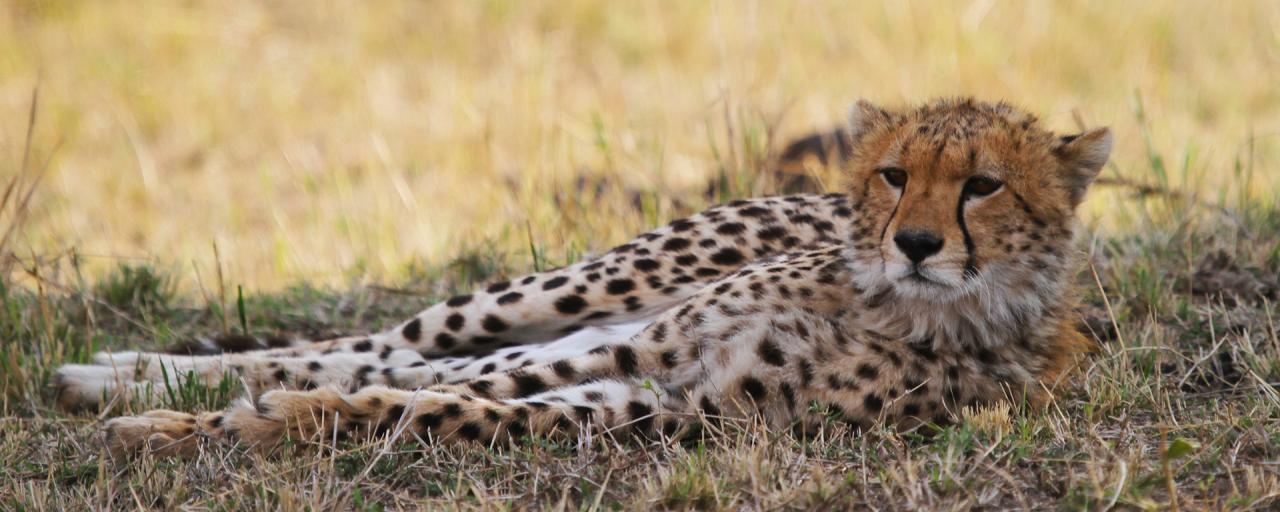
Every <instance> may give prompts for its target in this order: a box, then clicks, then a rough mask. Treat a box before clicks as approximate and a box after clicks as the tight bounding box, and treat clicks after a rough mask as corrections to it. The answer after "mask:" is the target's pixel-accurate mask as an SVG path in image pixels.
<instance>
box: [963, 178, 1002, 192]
mask: <svg viewBox="0 0 1280 512" xmlns="http://www.w3.org/2000/svg"><path fill="white" fill-rule="evenodd" d="M1003 186H1004V183H1001V182H1000V180H997V179H994V178H988V177H986V176H974V177H972V178H969V181H966V182H964V194H965V195H967V196H970V197H982V196H986V195H991V194H993V193H995V191H997V190H1000V187H1003Z"/></svg>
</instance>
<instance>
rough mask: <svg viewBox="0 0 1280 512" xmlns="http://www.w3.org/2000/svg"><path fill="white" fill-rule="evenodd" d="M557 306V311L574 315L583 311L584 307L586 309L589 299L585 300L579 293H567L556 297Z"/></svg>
mask: <svg viewBox="0 0 1280 512" xmlns="http://www.w3.org/2000/svg"><path fill="white" fill-rule="evenodd" d="M555 307H556V311H559V312H560V313H561V314H565V315H573V314H577V313H581V312H582V310H583V309H586V307H587V301H586V300H583V298H582V297H581V296H579V295H565V296H564V297H560V298H559V299H556V303H555Z"/></svg>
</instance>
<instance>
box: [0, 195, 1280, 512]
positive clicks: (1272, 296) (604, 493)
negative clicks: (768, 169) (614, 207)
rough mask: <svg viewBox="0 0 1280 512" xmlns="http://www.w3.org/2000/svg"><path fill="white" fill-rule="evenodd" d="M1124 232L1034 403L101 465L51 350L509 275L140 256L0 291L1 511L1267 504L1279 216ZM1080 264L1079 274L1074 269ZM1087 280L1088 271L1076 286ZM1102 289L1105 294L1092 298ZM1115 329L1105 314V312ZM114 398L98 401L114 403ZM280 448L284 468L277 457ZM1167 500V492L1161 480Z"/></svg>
mask: <svg viewBox="0 0 1280 512" xmlns="http://www.w3.org/2000/svg"><path fill="white" fill-rule="evenodd" d="M1127 203H1128V206H1127V208H1130V209H1132V210H1134V211H1139V210H1140V211H1144V212H1147V213H1148V214H1149V215H1151V216H1152V218H1155V217H1154V216H1156V215H1160V216H1162V217H1165V218H1169V219H1177V221H1173V220H1169V221H1160V222H1156V221H1148V222H1149V224H1148V225H1147V228H1148V229H1147V230H1145V232H1144V233H1143V234H1142V235H1140V236H1137V235H1131V236H1115V237H1107V238H1097V237H1092V236H1089V235H1090V233H1086V234H1085V236H1083V237H1082V241H1081V243H1082V244H1084V245H1085V246H1087V247H1088V248H1090V249H1091V251H1092V257H1091V260H1090V262H1091V266H1090V267H1087V268H1086V269H1085V270H1084V271H1083V272H1082V273H1081V275H1080V279H1079V281H1080V284H1081V286H1082V287H1084V288H1085V290H1086V291H1087V293H1086V296H1087V297H1089V303H1090V309H1089V311H1090V314H1089V317H1088V318H1089V321H1088V322H1087V324H1088V325H1089V327H1091V328H1092V329H1093V330H1095V331H1096V333H1097V335H1098V336H1099V337H1100V338H1102V339H1103V340H1104V344H1103V346H1104V349H1103V352H1102V353H1100V354H1098V355H1097V356H1096V357H1095V358H1093V359H1092V360H1091V361H1089V362H1088V364H1086V366H1085V369H1084V371H1083V373H1082V374H1081V376H1080V378H1079V385H1078V386H1074V387H1072V388H1071V389H1070V391H1068V392H1067V393H1065V394H1063V395H1061V396H1060V397H1059V398H1058V400H1057V401H1056V402H1055V403H1053V404H1052V406H1051V407H1050V408H1049V410H1048V412H1047V413H1034V412H1026V411H1007V410H988V411H978V412H975V413H974V414H971V415H970V418H969V420H968V421H967V422H965V423H963V424H961V425H958V426H953V427H947V428H945V429H942V430H939V431H937V432H934V433H933V435H932V436H931V437H927V436H917V435H910V436H902V435H896V434H892V433H889V432H882V431H873V432H870V433H867V434H865V435H861V436H857V435H853V434H851V433H850V432H848V431H847V430H846V429H845V427H844V426H843V425H841V424H838V423H835V422H833V423H831V424H830V425H829V426H828V428H827V429H826V430H825V431H824V432H822V433H821V434H820V435H818V436H817V437H815V438H811V439H797V438H795V437H793V435H792V434H790V433H781V432H768V431H765V430H764V429H763V428H761V427H760V426H758V425H750V424H742V425H734V424H730V425H725V426H723V431H713V430H708V431H705V432H704V433H703V435H702V436H700V437H699V438H697V439H694V440H690V441H686V442H684V443H680V444H661V443H654V444H644V443H637V442H636V441H632V440H628V441H625V442H624V441H613V440H606V439H592V440H584V441H582V442H581V443H580V444H578V445H573V444H569V443H547V442H539V441H535V442H532V443H529V444H526V445H521V446H517V447H508V446H499V447H493V448H491V449H485V450H476V449H467V448H457V447H453V448H446V447H435V448H423V447H420V446H416V445H413V444H401V445H392V446H386V445H383V444H378V443H373V444H363V445H353V444H341V443H339V444H338V445H336V446H332V447H325V448H319V449H313V450H312V451H309V452H303V453H305V455H303V456H301V457H300V456H298V455H294V456H292V457H285V458H282V459H276V458H270V459H262V458H260V457H259V456H257V455H253V454H250V453H247V452H242V451H239V450H236V449H231V448H227V447H215V448H213V449H210V450H209V451H208V452H206V453H205V454H203V455H201V456H199V457H197V458H195V459H194V460H172V459H143V460H139V461H133V462H132V463H129V464H120V463H117V462H115V461H112V460H109V459H108V458H106V457H105V454H104V453H103V451H102V445H101V443H100V442H99V441H100V439H99V438H98V437H97V436H98V435H99V434H98V430H97V428H98V426H99V425H100V421H101V418H99V417H97V416H94V415H91V414H80V415H77V414H67V413H64V412H62V411H59V410H57V409H56V408H54V406H53V405H52V404H53V396H52V394H51V391H52V390H51V389H50V387H49V386H48V378H49V376H50V372H51V371H52V369H53V368H54V367H56V365H57V364H58V363H61V362H66V361H74V360H83V359H84V358H85V357H86V355H87V354H88V353H89V352H91V351H92V350H93V349H102V348H105V347H111V348H116V349H119V348H124V347H132V346H158V345H163V344H165V343H175V342H179V341H181V340H184V339H189V338H190V337H191V336H194V335H197V334H201V333H206V334H207V333H217V332H221V331H222V330H223V329H224V328H225V329H228V330H229V331H230V332H240V331H242V330H243V329H244V328H245V327H246V326H247V327H248V330H249V332H251V333H258V334H269V333H293V334H299V335H304V334H305V335H312V336H326V335H331V334H337V333H347V332H365V331H369V330H374V329H377V328H379V327H382V326H386V325H391V324H392V323H394V322H395V321H397V320H399V319H401V318H403V317H405V316H406V315H408V314H409V313H410V312H413V311H415V310H417V309H419V308H422V307H424V306H426V305H429V304H431V303H432V302H433V301H435V300H438V299H439V298H440V297H443V296H445V295H446V293H445V292H440V293H436V292H430V291H425V290H450V289H463V288H466V287H467V286H469V285H470V284H472V283H474V282H482V281H484V280H486V279H487V278H491V277H494V276H497V275H505V274H509V273H517V272H519V271H521V270H526V269H527V266H526V267H524V268H522V267H516V268H506V267H503V266H501V265H499V264H494V263H493V262H494V261H497V260H500V259H502V258H499V257H498V255H495V254H492V253H485V252H480V253H476V254H469V255H464V256H462V257H460V258H458V259H457V260H456V261H455V262H454V263H453V264H450V265H448V266H446V267H444V268H441V269H435V270H434V271H432V272H425V273H423V274H422V275H421V276H420V277H418V278H416V279H411V280H408V281H406V282H402V283H398V284H397V285H396V286H360V287H355V288H352V289H349V290H342V291H338V290H329V289H316V288H311V287H307V286H305V285H301V286H298V287H293V288H289V289H287V290H285V291H282V292H279V293H271V294H262V295H251V296H248V297H244V299H243V300H242V301H240V300H237V299H238V298H237V299H233V300H231V301H229V302H230V304H232V307H230V308H227V309H225V310H224V309H221V308H218V307H217V306H216V302H213V303H209V302H205V303H201V302H199V301H193V300H191V299H190V298H189V297H177V296H175V295H174V293H173V291H172V290H171V288H170V287H169V285H168V284H167V281H166V280H167V279H171V277H168V276H165V275H164V274H162V273H160V272H159V271H157V270H155V269H154V268H150V267H140V266H126V267H122V268H121V269H120V270H119V271H117V272H116V273H114V274H111V275H110V276H108V277H107V278H105V279H103V280H101V281H99V282H97V283H94V284H89V285H84V286H83V287H75V286H72V287H71V289H69V290H65V291H62V292H58V293H55V292H54V291H53V289H52V285H53V283H57V282H64V281H66V276H46V277H45V278H44V279H48V282H49V283H50V285H49V286H48V287H45V288H43V289H41V290H30V289H24V288H13V287H7V288H5V289H4V293H3V304H4V312H3V314H4V317H3V319H4V321H3V323H0V325H3V332H0V336H3V339H5V340H8V341H9V343H8V344H7V345H5V349H4V352H3V356H4V357H3V359H0V365H2V366H3V368H2V369H3V375H4V377H3V378H2V380H0V384H2V385H3V391H4V395H3V396H4V404H3V406H4V408H5V414H4V419H3V420H0V459H3V460H6V461H11V462H10V463H8V464H5V465H4V466H3V467H0V482H3V483H2V484H0V485H2V486H3V487H0V489H3V492H0V496H3V497H0V500H2V501H3V505H4V507H5V508H11V507H24V506H25V507H32V508H83V507H86V506H104V505H114V506H118V507H132V506H135V505H137V506H147V507H167V506H177V505H185V506H204V507H208V508H217V509H222V508H226V509H231V508H240V507H252V508H273V507H277V506H291V505H301V504H312V505H322V506H324V507H329V506H340V507H344V508H345V507H350V506H354V507H357V508H361V507H367V508H376V507H382V506H387V507H403V506H408V505H411V504H420V503H423V502H427V503H431V504H434V505H437V506H448V507H457V508H468V509H469V508H482V509H487V508H506V507H512V506H524V505H537V506H545V507H548V508H556V507H567V508H591V507H606V508H624V509H630V508H633V507H637V506H642V505H643V506H661V507H669V508H684V507H709V508H739V507H744V506H746V507H760V508H775V507H790V508H813V507H825V506H840V507H851V506H864V505H865V506H877V507H884V508H926V509H939V508H940V509H951V508H968V507H971V506H975V505H983V506H993V507H997V508H1022V507H1025V506H1037V505H1043V504H1048V503H1056V504H1062V505H1065V506H1067V507H1068V508H1090V509H1096V508H1104V507H1105V506H1106V505H1108V504H1111V503H1113V502H1114V503H1116V504H1118V505H1121V506H1125V507H1136V508H1162V507H1164V506H1167V505H1168V504H1170V503H1171V502H1172V501H1173V500H1174V499H1176V500H1177V501H1178V502H1179V503H1180V504H1181V505H1182V506H1183V507H1185V508H1192V509H1194V508H1231V509H1248V508H1258V509H1261V508H1267V507H1271V506H1275V505H1276V503H1277V502H1278V500H1280V466H1277V465H1276V464H1275V461H1276V460H1277V457H1278V456H1280V441H1278V440H1280V393H1278V392H1277V382H1280V337H1278V336H1277V324H1276V319H1275V317H1276V314H1275V312H1274V308H1273V307H1271V306H1270V304H1273V303H1274V301H1275V300H1276V299H1277V294H1278V293H1280V284H1278V283H1277V281H1276V275H1277V269H1278V268H1280V211H1277V210H1275V209H1268V208H1241V209H1236V210H1232V211H1230V212H1220V211H1218V210H1216V209H1213V208H1209V207H1204V206H1196V205H1193V204H1190V203H1188V202H1185V201H1180V200H1177V199H1168V198H1165V199H1155V200H1151V199H1146V200H1144V199H1138V198H1133V199H1130V200H1128V201H1127ZM1095 271H1096V272H1097V274H1096V279H1095V274H1094V272H1095ZM1099 285H1101V288H1099ZM1104 297H1105V298H1104ZM1116 328H1118V330H1117V329H1116ZM235 388H236V384H234V383H230V382H228V383H227V385H226V386H225V387H224V388H222V389H216V390H208V389H194V388H192V389H172V390H158V391H157V392H159V393H164V394H165V401H166V404H167V405H170V406H172V407H174V408H180V409H189V408H193V407H195V408H200V407H214V406H220V405H221V404H225V403H226V401H227V400H228V399H229V398H230V397H233V396H234V395H235V394H236V390H235ZM120 412H122V411H115V412H113V414H118V413H120ZM300 461H301V462H300ZM1175 496H1176V498H1175Z"/></svg>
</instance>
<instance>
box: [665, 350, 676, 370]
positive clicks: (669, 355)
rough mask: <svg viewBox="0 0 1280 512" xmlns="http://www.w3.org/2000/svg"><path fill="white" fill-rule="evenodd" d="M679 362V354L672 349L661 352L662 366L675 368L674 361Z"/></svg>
mask: <svg viewBox="0 0 1280 512" xmlns="http://www.w3.org/2000/svg"><path fill="white" fill-rule="evenodd" d="M679 362H680V354H679V353H677V352H676V351H674V350H668V351H666V352H663V353H662V366H665V367H667V368H675V366H676V363H679Z"/></svg>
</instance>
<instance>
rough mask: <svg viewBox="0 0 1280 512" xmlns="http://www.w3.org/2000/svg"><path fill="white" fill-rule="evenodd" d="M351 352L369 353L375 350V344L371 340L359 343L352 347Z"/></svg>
mask: <svg viewBox="0 0 1280 512" xmlns="http://www.w3.org/2000/svg"><path fill="white" fill-rule="evenodd" d="M351 350H353V351H356V352H368V351H370V350H373V342H372V341H369V340H364V341H361V342H359V343H356V344H355V345H352V346H351Z"/></svg>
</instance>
